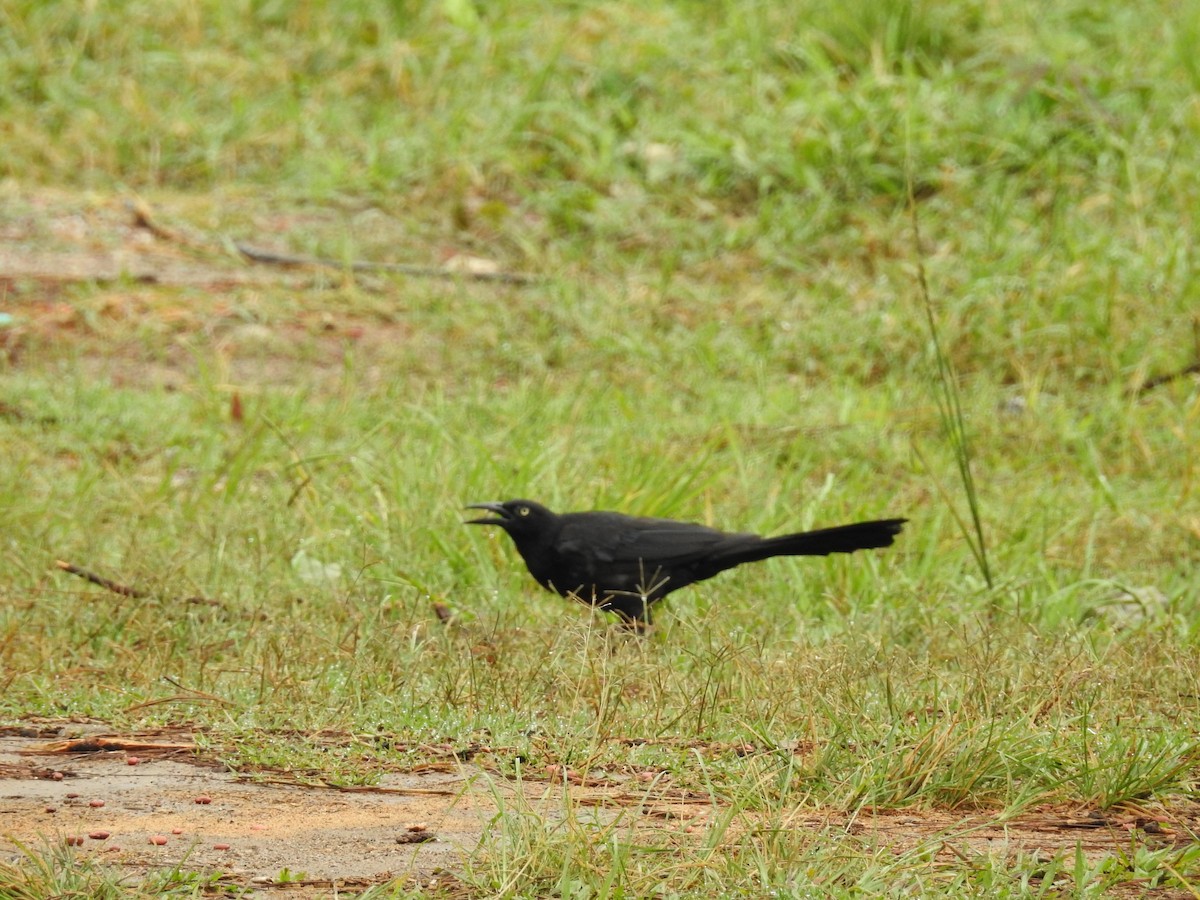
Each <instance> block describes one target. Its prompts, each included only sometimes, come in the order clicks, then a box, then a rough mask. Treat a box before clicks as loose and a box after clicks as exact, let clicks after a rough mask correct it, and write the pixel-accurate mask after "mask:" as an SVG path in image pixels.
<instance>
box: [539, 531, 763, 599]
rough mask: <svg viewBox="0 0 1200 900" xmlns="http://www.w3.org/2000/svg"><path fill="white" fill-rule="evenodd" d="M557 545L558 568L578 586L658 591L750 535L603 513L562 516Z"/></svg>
mask: <svg viewBox="0 0 1200 900" xmlns="http://www.w3.org/2000/svg"><path fill="white" fill-rule="evenodd" d="M565 518H567V521H566V522H564V523H563V527H562V530H561V531H560V532H559V535H558V539H557V540H556V541H555V549H556V550H557V553H558V558H559V561H560V563H561V565H562V572H563V573H564V574H565V573H566V572H568V571H569V572H570V573H571V580H574V581H575V582H576V583H577V584H579V585H587V586H591V585H595V586H596V587H597V588H599V589H601V590H616V591H631V592H650V593H656V594H657V593H660V591H650V590H649V589H650V587H651V586H653V585H655V584H660V583H661V588H660V590H661V589H665V590H661V592H662V593H665V592H667V591H670V590H673V589H674V588H675V587H682V586H683V584H687V583H688V582H690V581H692V580H693V577H694V576H693V575H692V573H691V567H692V565H693V564H694V563H695V562H696V561H697V560H702V559H706V558H708V557H709V556H710V555H712V554H713V553H714V552H716V551H717V550H718V549H722V548H726V547H728V546H729V544H730V543H731V542H741V541H747V542H751V541H757V540H758V538H757V537H755V536H754V535H741V534H726V533H725V532H721V531H717V530H716V529H713V528H707V527H705V526H703V525H693V524H690V523H687V522H676V521H673V520H671V519H650V518H634V517H632V516H620V515H616V514H607V513H590V514H587V515H585V516H579V517H578V518H576V517H574V516H572V517H565Z"/></svg>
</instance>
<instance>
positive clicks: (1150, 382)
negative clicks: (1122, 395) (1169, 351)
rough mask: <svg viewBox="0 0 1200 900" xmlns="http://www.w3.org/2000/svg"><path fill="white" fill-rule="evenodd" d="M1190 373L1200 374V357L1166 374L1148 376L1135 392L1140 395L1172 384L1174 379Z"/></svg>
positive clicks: (1184, 376)
mask: <svg viewBox="0 0 1200 900" xmlns="http://www.w3.org/2000/svg"><path fill="white" fill-rule="evenodd" d="M1188 375H1200V359H1198V360H1196V361H1195V362H1194V363H1192V364H1191V365H1189V366H1184V367H1183V368H1182V369H1178V370H1177V371H1175V372H1169V373H1167V374H1166V375H1156V376H1155V377H1153V378H1147V379H1146V380H1145V381H1144V382H1142V385H1141V387H1139V388H1138V389H1137V391H1136V392H1135V393H1136V394H1137V395H1138V396H1139V397H1140V396H1142V395H1143V394H1145V393H1148V392H1149V391H1152V390H1154V389H1155V388H1156V387H1159V386H1161V385H1164V384H1170V383H1171V382H1172V381H1177V380H1179V379H1180V378H1186V377H1187V376H1188Z"/></svg>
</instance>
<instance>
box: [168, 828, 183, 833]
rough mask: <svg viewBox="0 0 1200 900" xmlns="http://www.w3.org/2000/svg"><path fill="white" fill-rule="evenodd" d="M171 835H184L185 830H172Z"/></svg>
mask: <svg viewBox="0 0 1200 900" xmlns="http://www.w3.org/2000/svg"><path fill="white" fill-rule="evenodd" d="M171 834H183V829H182V828H172V829H171Z"/></svg>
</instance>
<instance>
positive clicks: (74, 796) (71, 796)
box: [55, 772, 79, 800]
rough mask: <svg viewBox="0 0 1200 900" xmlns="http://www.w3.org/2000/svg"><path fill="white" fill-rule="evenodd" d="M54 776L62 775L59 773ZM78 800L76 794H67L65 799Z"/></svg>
mask: <svg viewBox="0 0 1200 900" xmlns="http://www.w3.org/2000/svg"><path fill="white" fill-rule="evenodd" d="M55 774H57V775H61V774H62V773H61V772H56V773H55ZM78 798H79V795H78V794H67V799H68V800H77V799H78Z"/></svg>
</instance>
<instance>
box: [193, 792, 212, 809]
mask: <svg viewBox="0 0 1200 900" xmlns="http://www.w3.org/2000/svg"><path fill="white" fill-rule="evenodd" d="M195 802H196V803H199V804H200V805H202V806H207V805H208V804H209V803H212V797H210V796H208V794H201V795H200V796H199V797H197V798H196V801H195Z"/></svg>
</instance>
